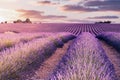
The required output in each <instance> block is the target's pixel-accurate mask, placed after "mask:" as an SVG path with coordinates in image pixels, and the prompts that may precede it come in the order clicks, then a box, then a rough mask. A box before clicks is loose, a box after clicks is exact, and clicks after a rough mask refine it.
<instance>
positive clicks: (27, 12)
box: [16, 9, 44, 18]
mask: <svg viewBox="0 0 120 80" xmlns="http://www.w3.org/2000/svg"><path fill="white" fill-rule="evenodd" d="M16 11H17V12H20V13H21V15H20V16H21V17H30V18H35V17H39V16H41V14H43V13H44V12H42V11H36V10H24V9H19V10H16Z"/></svg>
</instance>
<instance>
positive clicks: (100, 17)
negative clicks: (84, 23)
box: [88, 16, 119, 19]
mask: <svg viewBox="0 0 120 80" xmlns="http://www.w3.org/2000/svg"><path fill="white" fill-rule="evenodd" d="M118 18H119V17H118V16H96V17H88V19H118Z"/></svg>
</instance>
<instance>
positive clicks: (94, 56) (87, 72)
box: [49, 33, 117, 80]
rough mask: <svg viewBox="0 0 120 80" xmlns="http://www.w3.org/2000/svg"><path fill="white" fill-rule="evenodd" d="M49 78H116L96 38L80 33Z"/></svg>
mask: <svg viewBox="0 0 120 80" xmlns="http://www.w3.org/2000/svg"><path fill="white" fill-rule="evenodd" d="M49 80H117V78H116V74H115V71H114V67H113V65H112V63H111V62H110V61H109V59H108V57H107V56H106V53H105V52H104V50H103V48H102V47H101V45H100V44H99V43H98V41H97V39H96V38H95V37H94V36H93V35H91V34H90V33H82V34H81V35H80V36H78V37H77V39H76V40H75V42H74V43H73V44H72V45H71V47H70V48H69V50H68V52H67V53H66V54H65V55H64V56H63V58H62V59H61V61H60V62H59V64H58V66H57V68H56V69H55V70H54V72H53V74H52V75H51V76H50V78H49Z"/></svg>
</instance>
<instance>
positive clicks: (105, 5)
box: [61, 0, 120, 12]
mask: <svg viewBox="0 0 120 80" xmlns="http://www.w3.org/2000/svg"><path fill="white" fill-rule="evenodd" d="M61 8H62V10H64V11H73V12H76V11H77V12H91V11H117V12H119V11H120V1H118V0H87V1H84V2H79V3H77V4H75V5H64V6H62V7H61Z"/></svg>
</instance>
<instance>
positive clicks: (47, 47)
mask: <svg viewBox="0 0 120 80" xmlns="http://www.w3.org/2000/svg"><path fill="white" fill-rule="evenodd" d="M0 80H120V24H68V23H64V24H60V23H59V24H58V23H42V24H0Z"/></svg>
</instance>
